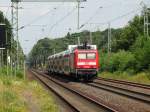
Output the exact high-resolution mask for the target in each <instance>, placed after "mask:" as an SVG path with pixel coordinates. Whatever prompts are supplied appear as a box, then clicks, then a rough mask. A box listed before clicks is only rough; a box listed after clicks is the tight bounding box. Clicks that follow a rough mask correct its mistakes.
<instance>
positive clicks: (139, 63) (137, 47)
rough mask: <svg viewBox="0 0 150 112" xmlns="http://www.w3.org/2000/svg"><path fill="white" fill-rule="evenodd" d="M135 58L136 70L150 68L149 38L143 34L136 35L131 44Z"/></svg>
mask: <svg viewBox="0 0 150 112" xmlns="http://www.w3.org/2000/svg"><path fill="white" fill-rule="evenodd" d="M132 51H133V53H134V55H135V59H136V71H143V70H147V69H149V68H150V39H149V38H146V37H144V36H140V37H138V39H137V40H136V42H135V44H134V45H133V46H132Z"/></svg>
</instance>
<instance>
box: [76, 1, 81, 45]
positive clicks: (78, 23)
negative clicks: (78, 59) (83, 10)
mask: <svg viewBox="0 0 150 112" xmlns="http://www.w3.org/2000/svg"><path fill="white" fill-rule="evenodd" d="M77 4H78V6H77V7H78V16H77V20H78V21H77V30H78V31H79V29H80V28H79V27H80V1H79V0H77ZM78 45H80V37H79V36H78Z"/></svg>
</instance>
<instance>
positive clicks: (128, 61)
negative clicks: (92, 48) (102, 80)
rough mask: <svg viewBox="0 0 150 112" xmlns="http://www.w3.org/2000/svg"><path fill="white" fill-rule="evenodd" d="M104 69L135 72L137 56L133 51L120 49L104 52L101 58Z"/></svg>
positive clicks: (102, 68)
mask: <svg viewBox="0 0 150 112" xmlns="http://www.w3.org/2000/svg"><path fill="white" fill-rule="evenodd" d="M100 63H101V70H102V71H105V70H107V71H110V72H114V71H125V70H127V71H128V72H130V73H133V72H134V68H135V67H134V66H135V57H134V54H132V53H131V52H125V51H123V50H122V51H119V52H118V53H112V54H103V56H101V59H100Z"/></svg>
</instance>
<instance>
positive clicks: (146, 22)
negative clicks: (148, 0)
mask: <svg viewBox="0 0 150 112" xmlns="http://www.w3.org/2000/svg"><path fill="white" fill-rule="evenodd" d="M141 4H143V9H144V35H145V36H146V37H149V26H150V22H149V15H150V8H148V7H147V6H146V5H145V3H144V2H142V3H141Z"/></svg>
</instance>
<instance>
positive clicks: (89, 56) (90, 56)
mask: <svg viewBox="0 0 150 112" xmlns="http://www.w3.org/2000/svg"><path fill="white" fill-rule="evenodd" d="M95 58H96V54H95V53H79V54H78V59H95Z"/></svg>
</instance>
